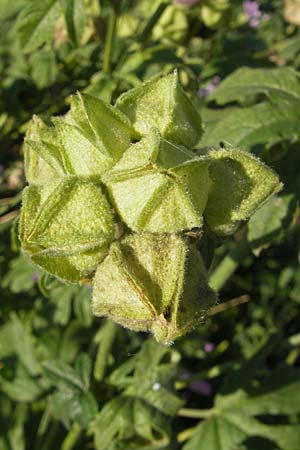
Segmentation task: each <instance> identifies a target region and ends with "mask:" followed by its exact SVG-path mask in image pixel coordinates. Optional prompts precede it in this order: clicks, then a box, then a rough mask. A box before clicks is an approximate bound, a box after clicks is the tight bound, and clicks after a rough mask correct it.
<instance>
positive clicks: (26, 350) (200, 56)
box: [0, 0, 300, 450]
mask: <svg viewBox="0 0 300 450" xmlns="http://www.w3.org/2000/svg"><path fill="white" fill-rule="evenodd" d="M299 26H300V2H299V1H298V0H285V1H283V0H261V1H260V2H258V1H254V0H245V1H238V0H232V1H229V0H214V1H213V0H174V1H173V2H171V1H168V0H162V1H161V0H159V1H158V0H157V1H156V0H155V1H154V0H140V1H134V0H123V1H117V0H100V1H96V0H14V1H10V0H0V29H1V33H0V139H1V150H0V152H1V160H0V237H1V240H0V276H1V281H0V283H1V307H0V449H1V450H26V449H30V450H53V449H62V450H71V449H78V450H79V449H80V450H83V449H95V450H115V449H124V450H130V449H144V450H150V449H172V450H173V449H174V450H177V449H184V450H202V449H203V450H204V449H205V450H242V449H245V450H264V449H266V450H275V449H281V450H299V448H300V426H299V425H300V423H299V415H300V389H299V388H300V378H299V374H300V372H299V361H300V359H299V357H300V330H299V325H300V322H299V305H300V267H299V253H300V246H299V243H300V241H299V232H300V221H299V193H300V172H299V167H300V152H299V141H300V126H299V123H300V121H299V118H300V78H299V66H300V33H299ZM175 67H176V68H178V69H179V74H180V80H181V83H182V84H183V86H184V88H185V89H186V91H187V92H188V94H189V95H190V98H191V100H192V101H193V102H194V104H195V105H196V107H197V108H198V109H199V111H200V112H201V115H202V117H203V119H204V122H205V126H206V131H205V134H204V137H203V141H202V147H203V148H204V147H206V146H215V147H218V146H219V145H220V142H221V145H233V146H239V147H240V148H242V149H244V150H245V151H252V152H254V153H255V154H257V155H259V156H260V157H261V158H262V159H264V160H265V161H266V162H267V163H268V164H269V165H270V166H271V167H273V168H274V169H275V170H276V171H277V172H278V173H279V175H280V178H281V180H282V181H283V182H284V185H285V187H284V189H283V191H282V192H281V194H280V195H278V196H277V197H275V198H273V199H271V200H270V201H269V202H268V203H266V204H265V205H264V206H263V207H262V208H261V209H260V210H259V211H257V213H256V214H255V215H254V216H253V218H252V219H251V220H250V222H249V224H248V225H244V226H243V227H242V228H240V229H239V230H238V232H237V233H236V234H235V236H234V237H233V238H231V239H229V240H227V241H226V242H218V245H219V246H218V249H217V252H216V256H215V257H214V260H213V262H212V266H211V270H210V280H211V285H212V286H213V287H215V288H216V289H219V290H220V303H219V305H217V306H216V307H215V308H214V309H213V310H212V315H211V317H210V318H209V319H208V320H207V322H206V323H205V324H203V325H202V326H200V327H199V328H198V329H197V330H195V331H194V332H193V333H191V334H189V335H187V336H185V337H184V338H181V339H179V340H178V341H177V342H176V343H175V344H174V345H173V346H172V347H170V348H165V347H162V346H160V345H159V344H156V343H155V342H154V341H153V340H152V339H150V338H149V337H148V336H147V335H143V334H136V333H132V332H129V331H127V330H125V329H123V328H121V327H118V326H116V325H114V324H112V323H111V322H106V321H105V320H101V319H95V318H93V317H92V315H91V311H90V303H89V302H90V292H89V290H88V289H87V288H78V287H69V286H64V285H62V284H60V283H59V282H58V281H55V280H54V279H52V278H49V277H44V276H43V275H42V274H41V273H39V272H38V271H37V270H36V269H35V268H33V267H31V266H30V265H28V263H27V262H26V261H25V260H24V258H23V256H22V255H21V254H20V252H19V245H18V239H17V219H18V214H19V209H20V201H21V197H20V192H21V190H22V189H23V187H24V175H23V164H22V158H23V156H22V140H23V136H24V132H25V130H26V127H27V125H28V121H29V120H30V118H31V116H32V115H33V114H34V113H35V114H40V115H42V116H44V117H46V118H47V117H50V116H51V115H57V114H63V113H65V112H66V111H67V109H68V96H69V95H70V94H72V93H74V92H76V91H77V90H81V91H85V92H89V93H90V94H92V95H95V96H97V97H99V98H102V99H104V100H106V101H112V102H114V100H115V99H116V98H117V97H118V95H119V94H120V93H121V92H123V91H126V90H127V89H129V88H131V87H134V86H138V85H139V84H140V83H141V82H142V81H143V80H146V79H149V78H150V77H152V76H156V75H160V74H166V73H168V72H169V71H170V70H172V69H174V68H175ZM199 151H203V149H202V150H201V149H200V150H199ZM202 250H203V253H204V254H205V255H207V258H209V254H210V250H209V249H208V248H206V246H205V242H203V248H202Z"/></svg>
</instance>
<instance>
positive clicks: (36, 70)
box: [30, 48, 58, 89]
mask: <svg viewBox="0 0 300 450" xmlns="http://www.w3.org/2000/svg"><path fill="white" fill-rule="evenodd" d="M30 66H31V77H32V79H33V81H34V83H35V84H36V86H37V87H38V88H39V89H43V88H46V87H48V86H50V85H51V84H53V83H54V82H55V81H56V77H57V75H58V69H57V65H56V55H55V52H54V51H53V50H52V49H49V50H47V49H44V48H43V49H42V50H40V51H36V52H34V53H33V54H32V55H30Z"/></svg>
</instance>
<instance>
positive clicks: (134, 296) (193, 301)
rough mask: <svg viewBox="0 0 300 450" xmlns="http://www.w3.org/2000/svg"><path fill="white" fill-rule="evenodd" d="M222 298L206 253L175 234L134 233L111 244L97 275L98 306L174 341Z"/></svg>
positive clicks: (98, 312)
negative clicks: (210, 279)
mask: <svg viewBox="0 0 300 450" xmlns="http://www.w3.org/2000/svg"><path fill="white" fill-rule="evenodd" d="M215 301H216V295H215V293H214V292H213V291H212V290H211V289H210V288H209V286H208V283H207V275H206V270H205V267H204V264H203V261H202V258H201V255H200V253H199V252H198V251H197V250H196V248H195V247H194V245H193V244H191V243H189V241H188V240H187V239H185V238H183V237H180V236H178V235H175V234H171V235H166V234H161V235H152V234H148V233H145V234H132V235H130V236H127V237H125V238H124V239H123V240H122V241H120V242H115V243H113V244H112V245H111V247H110V252H109V255H108V256H107V257H106V258H105V260H104V261H103V263H102V264H100V266H99V267H98V269H97V272H96V275H95V279H94V292H93V311H94V314H95V315H96V316H107V317H110V318H111V319H113V320H114V321H115V322H117V323H119V324H121V325H123V326H125V327H127V328H130V329H132V330H136V331H151V332H152V333H153V334H154V337H155V338H156V340H157V341H158V342H162V343H164V344H170V343H172V341H173V340H174V339H175V338H176V337H178V336H182V335H183V334H185V333H186V332H188V331H190V330H191V329H193V328H194V327H195V326H196V325H197V324H199V323H200V322H201V321H203V320H204V319H205V316H206V313H207V310H208V309H209V307H210V306H212V305H213V304H214V303H215Z"/></svg>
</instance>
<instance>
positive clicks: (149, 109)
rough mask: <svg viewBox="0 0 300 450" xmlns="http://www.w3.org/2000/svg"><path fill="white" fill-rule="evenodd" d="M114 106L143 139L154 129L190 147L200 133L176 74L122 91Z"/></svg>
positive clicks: (200, 123) (198, 125)
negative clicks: (127, 118) (129, 121)
mask: <svg viewBox="0 0 300 450" xmlns="http://www.w3.org/2000/svg"><path fill="white" fill-rule="evenodd" d="M116 107H117V108H118V109H119V110H120V111H122V112H123V113H124V114H126V116H127V117H129V119H130V120H131V122H132V123H133V126H134V128H135V129H136V130H137V131H138V132H139V133H140V134H141V135H142V136H145V135H146V134H148V133H149V131H150V129H151V128H153V127H155V128H158V129H159V131H160V132H161V134H162V136H163V137H164V138H166V139H170V140H172V141H174V142H176V143H178V144H181V145H185V146H186V147H188V148H193V147H194V146H195V145H196V144H197V142H198V141H199V140H200V138H201V136H202V133H203V127H202V121H201V117H200V115H199V113H198V111H197V110H196V108H195V107H194V105H193V104H192V102H191V101H190V99H189V98H188V97H187V95H186V94H185V92H184V91H183V89H182V87H181V85H180V83H179V80H178V73H177V71H174V72H173V73H171V74H169V75H167V76H164V77H161V78H158V79H155V80H151V81H148V82H147V83H145V84H144V85H143V86H141V87H137V88H135V89H131V90H130V91H128V92H125V93H124V94H122V95H121V96H120V97H119V98H118V100H117V103H116Z"/></svg>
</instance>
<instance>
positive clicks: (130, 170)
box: [102, 128, 210, 233]
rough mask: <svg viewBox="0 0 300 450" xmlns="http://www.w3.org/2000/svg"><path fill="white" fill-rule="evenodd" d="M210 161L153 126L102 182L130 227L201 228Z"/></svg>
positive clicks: (153, 229) (168, 230) (156, 229)
mask: <svg viewBox="0 0 300 450" xmlns="http://www.w3.org/2000/svg"><path fill="white" fill-rule="evenodd" d="M209 164H210V158H208V157H206V156H202V157H194V155H193V153H192V152H190V151H189V150H188V149H186V148H185V147H183V146H180V145H178V144H175V143H174V142H172V141H167V140H165V139H164V138H162V137H161V135H160V133H159V131H158V129H157V128H152V129H151V130H150V132H149V134H148V135H147V136H145V137H144V138H142V139H141V140H140V141H139V142H138V143H137V144H133V145H131V146H130V147H129V149H128V150H127V151H126V152H125V153H124V155H123V157H122V159H121V160H120V161H119V162H118V163H117V164H116V165H115V166H114V167H113V169H112V170H111V171H110V172H108V173H107V174H106V175H104V176H103V177H102V180H103V181H104V183H105V184H107V186H108V188H109V192H110V193H111V198H112V201H113V203H114V205H115V207H116V210H117V211H118V213H119V214H120V217H121V219H122V220H123V221H124V222H125V223H126V225H127V226H128V227H129V228H131V229H132V230H134V231H151V232H152V233H173V232H178V231H182V230H190V229H191V228H196V227H201V226H202V213H203V211H204V209H205V206H206V203H207V198H208V193H209V189H210V178H209V172H208V168H209Z"/></svg>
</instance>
